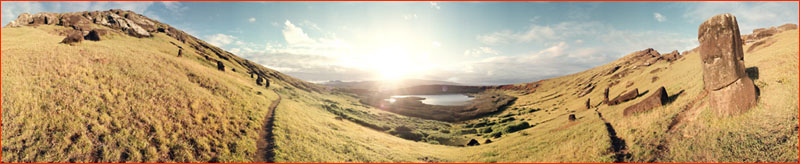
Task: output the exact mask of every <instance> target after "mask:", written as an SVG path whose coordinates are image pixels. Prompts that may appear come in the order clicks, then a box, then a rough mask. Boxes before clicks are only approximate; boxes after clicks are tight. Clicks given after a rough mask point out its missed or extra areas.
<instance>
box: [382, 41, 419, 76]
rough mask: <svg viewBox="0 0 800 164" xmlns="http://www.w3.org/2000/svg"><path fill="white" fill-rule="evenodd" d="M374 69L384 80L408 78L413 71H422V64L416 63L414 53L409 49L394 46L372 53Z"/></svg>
mask: <svg viewBox="0 0 800 164" xmlns="http://www.w3.org/2000/svg"><path fill="white" fill-rule="evenodd" d="M370 61H371V62H370V63H371V64H372V67H371V69H373V71H374V72H375V73H376V74H377V75H378V78H379V79H380V80H383V81H396V80H400V79H403V78H408V76H409V75H410V74H411V73H414V72H417V71H420V68H421V67H420V66H419V65H415V63H419V62H415V59H414V58H413V55H412V54H411V53H409V52H408V50H407V49H405V48H402V47H398V46H393V47H386V48H382V49H379V50H378V51H376V53H374V54H372V56H371V60H370Z"/></svg>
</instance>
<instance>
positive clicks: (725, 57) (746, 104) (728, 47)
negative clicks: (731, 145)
mask: <svg viewBox="0 0 800 164" xmlns="http://www.w3.org/2000/svg"><path fill="white" fill-rule="evenodd" d="M739 35H740V34H739V25H738V22H737V21H736V17H735V16H733V15H731V14H721V15H716V16H714V17H711V18H710V19H708V20H706V21H705V22H703V24H701V25H700V28H699V29H698V36H697V39H698V41H699V42H700V55H701V59H702V65H703V85H704V87H705V90H708V91H709V104H710V106H711V108H714V109H715V110H716V111H717V114H718V115H736V114H741V113H744V112H746V111H747V110H748V109H750V108H751V107H753V106H755V104H756V91H755V90H756V88H755V85H754V84H753V80H751V79H750V78H749V77H747V74H746V73H745V66H744V52H743V50H742V39H741V37H740V36H739Z"/></svg>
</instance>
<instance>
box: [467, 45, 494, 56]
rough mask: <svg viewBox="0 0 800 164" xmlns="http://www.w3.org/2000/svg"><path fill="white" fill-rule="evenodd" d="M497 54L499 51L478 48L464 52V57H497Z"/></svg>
mask: <svg viewBox="0 0 800 164" xmlns="http://www.w3.org/2000/svg"><path fill="white" fill-rule="evenodd" d="M499 54H500V51H497V50H495V49H492V48H489V47H478V48H473V49H468V50H465V51H464V55H467V56H471V57H479V56H481V55H499Z"/></svg>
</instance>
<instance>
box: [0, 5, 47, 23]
mask: <svg viewBox="0 0 800 164" xmlns="http://www.w3.org/2000/svg"><path fill="white" fill-rule="evenodd" d="M0 5H2V6H3V11H2V14H3V16H2V18H3V24H6V23H8V22H11V21H12V20H14V19H17V16H19V14H22V13H36V12H41V11H43V10H44V7H42V4H41V3H39V2H31V1H16V2H9V1H2V2H0Z"/></svg>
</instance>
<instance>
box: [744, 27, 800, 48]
mask: <svg viewBox="0 0 800 164" xmlns="http://www.w3.org/2000/svg"><path fill="white" fill-rule="evenodd" d="M796 29H797V25H796V24H784V25H781V26H778V27H768V28H757V29H754V30H753V33H752V34H749V35H742V36H741V38H742V40H743V44H751V43H755V42H757V41H758V40H761V39H763V38H768V37H770V36H773V35H775V34H778V33H780V32H783V31H788V30H796Z"/></svg>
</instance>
